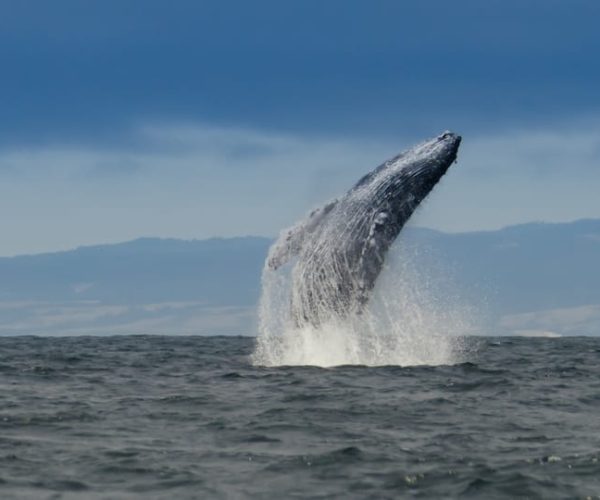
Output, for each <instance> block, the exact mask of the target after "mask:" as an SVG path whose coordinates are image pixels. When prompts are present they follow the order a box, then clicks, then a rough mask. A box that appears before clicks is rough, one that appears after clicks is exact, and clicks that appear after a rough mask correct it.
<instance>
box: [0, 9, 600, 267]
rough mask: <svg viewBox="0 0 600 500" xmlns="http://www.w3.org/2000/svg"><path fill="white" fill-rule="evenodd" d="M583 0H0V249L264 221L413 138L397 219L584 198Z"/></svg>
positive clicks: (545, 211)
mask: <svg viewBox="0 0 600 500" xmlns="http://www.w3.org/2000/svg"><path fill="white" fill-rule="evenodd" d="M598 19H600V2H598V1H596V0H586V1H584V0H570V1H568V2H567V1H558V0H518V1H516V0H503V1H496V0H487V1H486V2H481V1H480V0H463V1H457V2H448V1H437V0H426V1H423V0H418V1H417V0H405V1H402V2H399V1H397V0H374V1H371V2H365V1H355V0H327V1H323V0H320V1H316V0H302V1H296V0H289V1H286V2H282V1H281V0H254V1H252V2H248V1H247V0H218V1H213V0H203V1H197V0H194V1H191V0H190V1H186V0H170V1H169V2H165V1H157V0H137V1H133V0H118V1H114V0H102V1H95V0H90V1H86V2H81V1H80V0H53V1H52V2H47V1H45V0H38V1H34V0H2V1H0V71H1V75H0V117H1V118H0V210H1V213H2V214H3V216H2V217H1V218H0V233H1V234H2V236H3V237H2V239H1V240H0V255H2V256H7V255H17V254H23V253H39V252H46V251H56V250H61V249H68V248H73V247H77V246H80V245H88V244H97V243H110V242H117V241H125V240H129V239H133V238H137V237H140V236H159V237H177V238H206V237H212V236H236V235H266V236H274V235H276V234H277V233H278V232H279V231H280V229H282V228H283V227H285V226H288V225H290V224H292V223H293V222H295V220H297V219H298V218H300V217H302V216H303V214H305V213H306V212H307V211H309V210H310V209H311V208H314V207H315V206H316V205H318V204H320V203H322V202H324V201H326V200H328V199H329V198H332V197H335V196H337V195H339V194H340V193H343V192H344V191H345V190H346V189H348V188H349V187H351V186H352V184H353V183H354V182H355V181H356V180H357V179H358V178H359V177H361V176H362V175H363V174H364V173H365V172H366V171H368V170H370V169H372V168H374V167H375V166H377V165H378V164H380V163H381V162H383V161H384V160H385V159H387V158H388V157H391V156H393V155H394V154H396V153H398V152H399V151H401V150H402V149H404V148H405V147H408V146H410V145H412V144H413V143H414V142H417V141H420V140H423V139H426V138H428V137H431V136H434V135H438V134H439V133H441V132H443V131H444V130H452V131H455V132H457V133H460V134H461V135H462V136H463V143H462V145H461V150H460V152H459V162H458V164H457V165H455V166H453V167H452V169H451V170H450V171H449V173H448V174H447V176H446V177H445V178H444V179H443V180H442V182H441V183H440V185H439V186H438V187H436V189H435V190H434V192H433V193H432V195H431V196H430V198H428V200H426V202H425V203H424V205H423V207H422V208H421V209H420V210H419V211H418V212H417V213H416V214H415V216H414V217H413V220H412V222H411V223H412V224H415V225H419V226H424V227H430V228H434V229H439V230H444V231H451V232H455V231H472V230H489V229H495V228H499V227H503V226H506V225H511V224H518V223H523V222H529V221H548V222H554V221H557V222H558V221H561V222H562V221H568V220H574V219H579V218H594V217H600V197H599V196H598V194H597V193H599V192H600V169H599V167H600V92H599V91H598V89H599V88H600V64H598V62H597V59H598V54H599V53H600V32H599V31H598V29H597V20H598Z"/></svg>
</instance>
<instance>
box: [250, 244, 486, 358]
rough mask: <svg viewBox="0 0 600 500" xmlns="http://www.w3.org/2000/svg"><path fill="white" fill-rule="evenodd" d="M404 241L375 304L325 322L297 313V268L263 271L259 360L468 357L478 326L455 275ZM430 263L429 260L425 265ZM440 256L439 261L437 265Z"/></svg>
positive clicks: (376, 293)
mask: <svg viewBox="0 0 600 500" xmlns="http://www.w3.org/2000/svg"><path fill="white" fill-rule="evenodd" d="M404 239H405V238H403V237H402V236H401V238H399V240H400V241H397V242H396V245H395V246H394V247H393V248H392V251H391V252H390V253H389V254H388V257H387V263H386V266H385V268H384V270H383V272H382V273H381V275H380V276H379V280H378V281H377V284H376V287H375V289H374V291H373V296H372V297H371V300H370V302H369V306H368V308H367V309H366V310H365V311H364V312H363V313H362V314H360V315H353V316H349V317H347V318H345V319H343V320H336V321H332V322H330V323H328V324H323V325H321V326H320V327H318V328H317V327H314V326H303V327H301V328H298V327H295V326H294V325H293V322H292V321H291V320H290V319H289V318H290V316H291V315H290V310H289V309H290V299H289V298H290V292H291V286H292V279H291V268H292V267H293V264H288V265H286V266H284V267H282V268H280V269H279V270H278V271H273V270H271V269H268V268H266V269H265V271H264V272H263V291H262V297H261V303H260V311H259V336H258V338H257V345H256V349H255V352H254V353H253V355H252V361H253V363H254V364H256V365H262V366H281V365H315V366H323V367H330V366H337V365H348V364H352V365H369V366H378V365H401V366H409V365H444V364H455V363H459V362H462V361H463V360H464V359H465V356H466V351H465V349H466V348H465V346H464V343H463V340H462V339H463V338H464V335H467V334H469V333H471V332H472V331H473V330H474V328H475V316H476V315H474V314H473V311H472V309H470V308H469V307H468V305H467V304H465V303H464V301H462V300H461V299H460V298H459V296H458V294H457V293H456V290H457V289H456V288H455V287H454V286H453V284H452V280H451V279H450V274H449V273H448V272H447V271H446V270H443V269H441V268H440V267H439V266H436V265H435V262H436V259H435V258H433V259H431V255H430V254H428V252H427V250H426V249H424V248H418V247H415V246H414V245H413V244H411V243H410V242H408V244H406V243H407V242H405V241H402V240H404ZM425 262H427V263H428V265H424V264H425ZM432 263H433V265H432Z"/></svg>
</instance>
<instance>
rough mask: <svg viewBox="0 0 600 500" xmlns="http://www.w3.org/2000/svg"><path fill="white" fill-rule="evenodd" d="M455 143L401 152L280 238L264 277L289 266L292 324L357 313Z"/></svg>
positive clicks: (449, 138) (441, 141) (442, 139)
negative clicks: (285, 265) (390, 250)
mask: <svg viewBox="0 0 600 500" xmlns="http://www.w3.org/2000/svg"><path fill="white" fill-rule="evenodd" d="M460 141H461V137H460V136H458V135H456V134H454V133H451V132H444V133H443V134H442V135H440V136H438V137H436V138H434V139H431V140H428V141H426V142H423V143H421V144H418V145H416V146H414V147H412V148H410V149H408V150H406V151H404V152H402V153H400V154H399V155H397V156H395V157H394V158H391V159H390V160H388V161H386V162H385V163H383V164H382V165H380V166H379V167H377V168H376V169H374V170H373V171H371V172H369V173H368V174H366V175H365V176H364V177H362V178H361V179H360V180H359V181H358V182H357V183H356V184H355V185H354V186H353V187H352V188H351V189H350V190H349V191H348V192H347V193H346V194H345V195H343V196H341V197H340V198H338V199H336V200H333V201H331V202H329V203H327V204H325V205H324V206H322V207H321V208H318V209H316V210H313V211H312V212H311V213H310V214H309V215H308V216H307V217H306V218H305V219H304V220H302V221H301V222H299V223H297V224H296V225H295V226H293V227H292V228H290V229H288V230H285V231H283V232H282V233H281V235H280V237H279V239H278V240H277V241H276V242H275V243H274V244H273V246H272V247H271V249H270V251H269V256H268V257H267V265H266V272H274V271H275V270H277V269H278V268H279V267H281V266H283V265H284V264H286V263H288V262H290V261H293V267H292V268H291V277H292V279H291V289H290V293H291V297H290V299H289V300H290V313H291V318H290V319H291V320H292V321H293V323H294V324H295V325H296V326H298V327H300V326H303V325H307V324H309V325H313V326H319V325H321V324H323V323H325V322H328V321H331V320H340V319H344V318H345V317H347V316H348V315H350V314H357V313H360V312H361V311H362V310H363V308H364V307H365V305H366V304H367V302H368V299H369V295H370V293H371V291H372V290H373V287H374V286H375V282H376V280H377V277H378V276H379V273H380V272H381V269H382V267H383V263H384V260H385V256H386V254H387V251H388V249H389V248H390V246H391V244H392V243H393V242H394V240H395V239H396V237H397V236H398V234H399V233H400V230H401V229H402V227H403V226H404V224H405V223H406V221H407V220H408V219H409V218H410V216H411V215H412V213H413V212H414V211H415V209H416V208H417V207H418V206H419V204H420V203H421V202H422V201H423V199H425V197H426V196H427V195H428V194H429V192H430V191H431V190H432V189H433V187H434V186H435V185H436V184H437V182H438V181H439V180H440V178H441V177H442V176H443V175H444V174H445V173H446V171H447V170H448V168H449V167H450V165H451V164H452V163H453V162H454V161H455V160H456V155H457V152H458V147H459V145H460ZM290 263H291V262H290Z"/></svg>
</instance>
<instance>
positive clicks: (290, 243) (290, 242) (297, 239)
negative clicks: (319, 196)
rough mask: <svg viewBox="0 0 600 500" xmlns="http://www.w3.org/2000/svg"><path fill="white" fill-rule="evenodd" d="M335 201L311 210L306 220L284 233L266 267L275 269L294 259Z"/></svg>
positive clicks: (273, 249)
mask: <svg viewBox="0 0 600 500" xmlns="http://www.w3.org/2000/svg"><path fill="white" fill-rule="evenodd" d="M336 203H337V200H334V201H332V202H329V203H327V204H326V205H324V206H323V207H320V208H317V209H315V210H313V211H312V212H311V213H310V214H309V215H308V217H307V218H306V219H304V220H303V221H302V222H301V223H300V224H296V225H295V226H293V227H291V228H290V229H288V230H287V231H286V233H287V234H286V235H285V238H280V239H279V241H278V242H277V245H275V246H274V247H273V248H272V250H271V252H270V255H269V258H268V260H267V265H268V266H269V268H270V269H277V268H278V267H280V266H282V265H284V264H285V263H286V262H288V261H289V260H290V259H291V258H292V257H295V256H296V255H298V254H299V253H300V250H302V245H303V244H304V242H305V241H306V238H307V237H308V236H310V234H312V233H313V232H314V230H315V229H316V228H317V226H318V225H319V224H320V222H321V221H322V220H323V218H324V217H325V216H326V215H327V214H328V213H329V212H331V209H332V208H333V207H334V206H335V205H336Z"/></svg>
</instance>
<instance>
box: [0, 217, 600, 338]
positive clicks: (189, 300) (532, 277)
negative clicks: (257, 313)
mask: <svg viewBox="0 0 600 500" xmlns="http://www.w3.org/2000/svg"><path fill="white" fill-rule="evenodd" d="M270 243H271V242H270V240H269V239H267V238H260V237H244V238H229V239H220V238H215V239H209V240H196V241H182V240H175V239H158V238H142V239H138V240H135V241H131V242H127V243H121V244H115V245H98V246H92V247H82V248H78V249H75V250H71V251H66V252H56V253H48V254H40V255H29V256H19V257H10V258H0V334H15V333H40V334H44V333H128V332H135V333H138V332H139V333H142V332H150V333H204V332H206V333H216V332H221V333H222V332H228V333H251V330H252V329H253V328H255V327H254V319H253V318H254V307H255V305H256V303H257V300H258V297H259V293H260V273H261V269H262V266H263V262H264V259H265V256H266V253H267V250H268V247H269V245H270ZM398 245H408V246H411V247H413V248H417V249H419V248H420V249H424V250H426V251H422V252H415V255H416V256H417V257H416V259H415V261H414V265H418V266H430V265H435V266H442V267H447V268H448V269H449V270H451V272H452V275H453V277H454V281H456V283H457V285H458V286H460V288H461V290H463V291H466V293H467V295H468V294H472V295H473V297H474V298H475V296H478V297H477V298H478V299H479V298H481V297H480V295H481V294H484V295H485V296H486V302H487V304H488V305H489V307H490V309H491V310H492V311H493V312H494V314H495V315H496V317H498V318H505V320H504V321H505V323H504V324H507V323H506V321H507V320H506V318H507V317H508V318H509V323H508V324H510V325H511V326H510V328H511V329H513V330H516V329H518V327H519V321H521V323H522V324H523V325H525V326H527V328H524V329H533V330H535V329H536V328H537V327H536V326H535V325H536V321H537V322H538V323H539V322H540V321H541V320H539V318H538V319H536V320H535V321H534V320H532V317H533V316H531V314H529V316H527V315H525V316H523V315H524V314H525V313H536V314H538V313H539V312H540V311H549V310H558V309H561V310H567V309H571V308H579V309H577V310H578V311H581V310H582V309H581V307H582V306H586V307H587V309H585V311H586V312H585V313H581V314H584V316H585V317H586V318H588V319H589V318H590V317H591V318H592V320H593V321H598V325H600V314H599V313H598V311H597V309H598V308H596V309H594V305H598V304H600V220H581V221H576V222H572V223H565V224H544V223H532V224H523V225H519V226H513V227H508V228H505V229H502V230H499V231H487V232H471V233H460V234H446V233H441V232H438V231H432V230H428V229H420V228H408V229H407V230H406V231H405V233H404V234H403V235H402V237H401V239H400V240H399V241H398ZM590 307H592V309H591V312H590V309H589V308H590ZM581 314H579V315H578V316H577V317H578V318H580V317H581ZM590 314H591V316H590ZM519 315H520V316H519ZM596 315H597V316H598V318H596ZM511 317H512V318H513V320H510V318H511ZM561 317H563V319H564V314H563V316H561ZM207 318H209V319H210V321H208V320H207ZM514 318H517V319H516V320H515V319H514ZM518 318H521V320H518ZM523 318H526V319H523ZM536 318H537V316H536ZM592 320H590V321H592ZM499 321H500V320H499ZM510 321H512V323H510ZM515 321H516V323H515ZM593 321H592V323H593ZM589 324H591V323H590V322H589V321H588V323H585V322H584V325H583V326H581V325H580V326H581V328H583V330H585V328H587V326H585V325H589ZM593 324H594V325H596V323H593ZM564 328H567V327H564ZM581 328H580V330H577V329H575V330H573V328H571V330H569V332H570V333H577V332H580V331H581ZM565 331H566V330H565ZM598 333H600V332H598Z"/></svg>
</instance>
